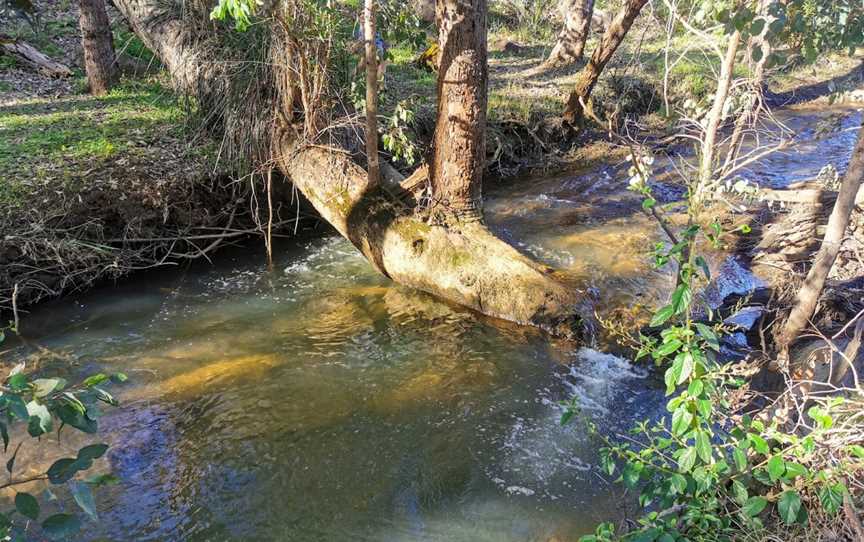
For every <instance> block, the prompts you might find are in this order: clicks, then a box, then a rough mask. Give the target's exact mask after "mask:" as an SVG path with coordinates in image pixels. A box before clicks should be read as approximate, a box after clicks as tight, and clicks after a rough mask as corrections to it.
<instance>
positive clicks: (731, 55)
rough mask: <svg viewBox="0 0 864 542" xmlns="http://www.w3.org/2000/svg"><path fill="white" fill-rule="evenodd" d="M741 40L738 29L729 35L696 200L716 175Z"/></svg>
mask: <svg viewBox="0 0 864 542" xmlns="http://www.w3.org/2000/svg"><path fill="white" fill-rule="evenodd" d="M740 42H741V34H740V33H739V32H738V31H737V30H736V31H735V32H733V33H732V35H731V36H730V37H729V43H728V44H727V46H726V54H725V55H724V57H723V63H722V65H721V66H720V78H719V79H718V80H717V90H716V92H715V93H714V102H713V104H712V105H711V111H709V112H708V124H707V125H706V127H705V133H704V135H703V136H702V148H701V149H700V156H699V159H700V162H699V184H698V186H697V187H696V194H695V198H696V202H697V204H700V203H701V202H702V201H704V199H705V197H706V196H707V193H708V191H709V190H710V188H711V185H712V181H713V177H714V161H715V158H716V145H717V132H718V131H719V130H720V124H721V122H722V120H723V108H724V107H725V106H726V100H727V99H728V98H729V89H730V88H731V87H732V76H733V74H734V71H735V55H736V54H737V53H738V44H739V43H740Z"/></svg>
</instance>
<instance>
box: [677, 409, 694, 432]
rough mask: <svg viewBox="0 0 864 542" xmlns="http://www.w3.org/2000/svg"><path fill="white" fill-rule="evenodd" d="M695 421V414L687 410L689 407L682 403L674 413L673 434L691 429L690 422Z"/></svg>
mask: <svg viewBox="0 0 864 542" xmlns="http://www.w3.org/2000/svg"><path fill="white" fill-rule="evenodd" d="M692 422H693V414H690V411H689V410H687V407H686V406H684V405H682V406H680V407H678V408H677V409H675V412H673V413H672V434H673V435H681V434H683V433H685V432H687V430H689V429H690V424H691V423H692Z"/></svg>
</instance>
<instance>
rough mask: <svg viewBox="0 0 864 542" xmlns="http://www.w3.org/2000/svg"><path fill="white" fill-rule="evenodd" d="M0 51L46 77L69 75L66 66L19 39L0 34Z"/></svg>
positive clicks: (69, 72)
mask: <svg viewBox="0 0 864 542" xmlns="http://www.w3.org/2000/svg"><path fill="white" fill-rule="evenodd" d="M0 51H2V52H3V53H5V54H9V55H12V56H14V57H15V58H17V59H18V60H20V61H21V62H23V63H24V64H25V65H27V66H29V67H31V68H33V69H35V70H36V71H38V72H39V73H41V74H42V75H46V76H48V77H70V76H71V75H72V70H70V69H69V68H68V67H67V66H65V65H63V64H61V63H59V62H57V61H56V60H52V59H51V58H50V57H49V56H47V55H45V54H43V53H42V52H40V51H39V50H38V49H36V48H35V47H33V46H32V45H30V44H29V43H27V42H26V41H21V40H19V39H15V38H12V37H10V36H6V35H0Z"/></svg>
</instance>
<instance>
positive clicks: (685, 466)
mask: <svg viewBox="0 0 864 542" xmlns="http://www.w3.org/2000/svg"><path fill="white" fill-rule="evenodd" d="M696 455H697V453H696V448H694V447H692V446H688V447H687V448H686V449H685V450H684V452H683V453H682V454H681V457H679V458H678V471H679V472H690V470H692V469H693V465H695V464H696Z"/></svg>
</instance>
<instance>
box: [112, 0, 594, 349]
mask: <svg viewBox="0 0 864 542" xmlns="http://www.w3.org/2000/svg"><path fill="white" fill-rule="evenodd" d="M116 5H117V7H118V8H119V9H120V10H121V12H122V13H123V14H124V15H125V16H126V18H127V19H128V21H129V23H130V25H131V26H132V28H133V29H134V30H135V32H136V34H138V36H139V37H140V38H141V39H142V41H144V43H145V44H146V45H147V46H148V47H149V48H150V49H151V50H153V51H154V52H155V53H156V54H157V55H158V56H159V57H160V59H161V60H162V62H163V64H164V65H165V66H166V68H167V69H168V71H169V72H170V74H171V77H172V80H173V82H174V84H175V86H176V87H177V89H178V90H179V91H181V92H183V93H186V94H189V95H192V96H194V97H195V98H196V99H197V102H198V104H199V106H200V107H201V108H202V109H204V111H203V113H205V115H206V118H207V119H208V120H209V121H210V123H211V125H217V124H219V123H221V127H218V128H219V129H221V130H222V131H223V132H224V133H225V136H226V141H228V140H230V142H232V143H233V144H229V146H230V147H232V149H233V150H234V152H245V153H246V154H247V155H252V156H251V158H252V160H253V161H255V162H257V163H258V164H264V167H270V168H278V169H279V170H280V171H281V172H282V173H283V174H284V175H285V176H286V177H287V178H288V179H290V180H291V181H292V183H293V185H294V186H295V187H296V188H297V190H299V191H300V192H301V193H302V194H303V195H304V196H306V198H307V199H308V200H309V201H310V202H311V203H312V205H313V206H314V207H315V208H316V210H317V211H318V212H319V213H320V214H321V216H322V217H323V218H324V219H325V220H327V221H328V222H329V223H330V224H331V225H333V226H334V227H335V228H336V230H337V231H339V233H340V234H342V235H343V236H344V237H346V238H347V239H349V240H350V241H351V242H352V243H353V244H354V246H356V247H357V248H358V249H359V250H360V251H361V252H362V253H363V254H364V256H366V258H367V259H368V260H369V262H370V263H371V264H372V265H373V266H374V267H375V268H376V269H377V270H378V271H380V272H381V273H383V274H384V275H386V276H388V277H390V278H391V279H393V280H394V281H396V282H398V283H401V284H405V285H407V286H411V287H414V288H417V289H420V290H423V291H425V292H428V293H430V294H433V295H436V296H438V297H441V298H443V299H445V300H448V301H451V302H454V303H457V304H459V305H463V306H466V307H469V308H471V309H474V310H476V311H479V312H481V313H483V314H486V315H489V316H494V317H497V318H502V319H505V320H509V321H513V322H517V323H520V324H528V325H533V326H537V327H540V328H542V329H545V330H547V331H549V332H551V333H554V334H556V335H562V336H568V337H570V336H574V335H576V334H578V332H579V325H580V324H579V321H580V320H579V318H578V316H577V314H576V308H577V306H578V304H579V301H580V298H579V296H578V293H577V291H576V290H575V289H574V288H572V287H571V286H569V285H567V284H565V283H564V282H562V281H561V280H559V278H558V277H557V276H556V275H555V274H554V273H553V271H552V270H551V269H549V268H548V267H546V266H543V265H540V264H538V263H536V262H533V261H532V260H530V259H529V258H527V257H525V256H524V255H522V254H520V253H519V252H518V251H517V250H515V249H514V248H513V247H511V246H510V245H508V244H507V243H505V242H504V241H502V240H500V239H498V238H497V237H495V236H494V235H493V234H492V233H491V232H490V231H489V230H488V229H487V228H486V226H485V225H484V223H483V217H482V191H481V175H482V171H483V157H484V156H485V140H484V135H485V134H484V132H485V120H486V119H485V108H486V24H485V18H486V6H485V2H484V1H483V0H474V1H472V2H468V3H466V2H455V1H449V0H447V1H442V2H439V3H438V13H437V19H438V21H439V31H440V32H439V43H440V44H441V62H440V65H441V68H440V69H439V76H438V78H439V79H438V98H439V103H438V111H439V114H438V121H437V125H436V137H435V145H434V146H433V147H434V148H433V156H432V159H431V160H430V168H429V175H428V180H426V181H425V182H419V183H414V184H416V185H418V186H419V189H415V190H412V191H409V190H406V189H405V188H403V187H402V186H401V185H399V184H397V183H396V182H393V179H392V176H391V180H390V181H387V182H384V183H382V184H380V185H375V186H371V185H370V184H369V179H368V175H367V173H366V171H365V170H364V168H363V167H362V166H361V163H362V161H363V155H362V153H360V152H358V149H359V148H362V145H361V144H360V143H361V142H360V141H358V140H359V138H358V137H357V135H356V134H357V133H358V132H359V131H360V128H359V126H358V124H357V123H356V122H352V117H351V115H350V111H344V112H342V113H341V114H337V107H336V105H335V103H336V100H334V99H333V96H332V94H331V91H332V89H331V88H330V83H331V82H330V81H329V80H328V78H329V76H330V74H329V73H328V72H327V68H328V66H329V64H330V61H331V59H332V57H333V55H335V54H336V53H335V49H334V44H333V43H332V42H331V43H328V42H327V41H320V40H314V39H311V38H309V37H308V35H307V34H306V33H307V32H309V28H310V26H311V25H314V22H312V20H311V17H312V16H313V14H310V13H308V11H304V8H301V7H299V6H296V5H294V4H293V3H292V2H286V3H284V4H280V5H279V6H278V7H276V8H274V12H273V14H272V15H273V19H272V26H271V27H270V28H268V30H267V31H266V33H265V34H264V35H261V36H258V37H256V38H254V39H256V44H257V45H259V46H262V48H265V49H266V52H265V53H263V54H264V55H266V56H265V57H264V58H265V63H263V64H262V65H264V66H265V68H264V72H263V73H259V74H257V75H256V76H255V77H254V78H252V79H251V82H249V81H248V80H246V81H241V79H242V78H241V77H238V73H239V72H238V69H237V68H236V66H237V64H232V63H230V62H220V61H218V60H219V55H220V49H219V43H218V38H217V37H214V36H212V35H209V34H207V33H206V32H207V29H208V28H209V29H210V32H212V26H211V25H209V24H206V19H205V18H204V17H205V16H206V14H198V15H197V16H196V17H197V24H196V23H195V21H192V22H190V21H189V20H188V19H184V18H183V17H182V16H181V15H180V14H179V12H177V13H171V12H167V13H166V8H165V6H164V5H162V4H160V3H158V2H154V1H150V0H117V1H116ZM325 15H327V16H332V13H329V14H325ZM187 17H188V15H187ZM335 23H336V22H334V24H335ZM247 38H248V36H247ZM262 44H263V45H262ZM238 95H239V96H240V98H237V96H238ZM226 97H229V98H226ZM232 98H233V99H232ZM238 103H242V104H244V106H238V105H237V104H238ZM256 104H257V105H256ZM238 107H239V110H238ZM208 109H209V110H208ZM248 119H252V120H251V121H250V120H248ZM250 141H254V142H253V143H250ZM247 158H249V156H247ZM414 180H415V181H416V177H414ZM421 180H422V179H421Z"/></svg>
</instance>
